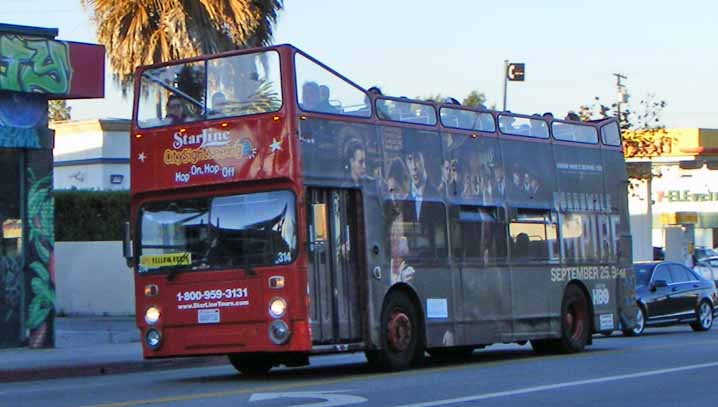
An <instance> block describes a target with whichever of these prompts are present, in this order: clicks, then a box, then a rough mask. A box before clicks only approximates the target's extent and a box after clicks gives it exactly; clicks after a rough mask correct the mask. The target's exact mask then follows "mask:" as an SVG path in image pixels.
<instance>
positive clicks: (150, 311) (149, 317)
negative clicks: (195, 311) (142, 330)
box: [145, 305, 160, 325]
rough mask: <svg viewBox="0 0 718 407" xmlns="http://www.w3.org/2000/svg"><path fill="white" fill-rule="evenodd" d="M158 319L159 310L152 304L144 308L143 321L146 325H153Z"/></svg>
mask: <svg viewBox="0 0 718 407" xmlns="http://www.w3.org/2000/svg"><path fill="white" fill-rule="evenodd" d="M159 320H160V310H159V308H157V307H155V306H154V305H153V306H151V307H149V308H147V310H145V322H147V324H148V325H154V324H156V323H157V321H159Z"/></svg>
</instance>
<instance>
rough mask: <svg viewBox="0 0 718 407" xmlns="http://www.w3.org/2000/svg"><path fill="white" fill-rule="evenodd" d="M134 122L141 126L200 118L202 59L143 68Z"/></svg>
mask: <svg viewBox="0 0 718 407" xmlns="http://www.w3.org/2000/svg"><path fill="white" fill-rule="evenodd" d="M141 78H142V79H141V82H140V92H139V94H140V100H139V108H138V113H137V124H138V126H139V127H141V128H149V127H159V126H168V125H173V124H179V123H189V122H194V121H197V120H203V119H204V117H203V115H204V97H205V65H204V62H203V61H199V62H189V63H186V64H181V65H172V66H165V67H160V68H155V69H148V70H146V71H144V72H142V75H141Z"/></svg>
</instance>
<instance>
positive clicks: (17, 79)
mask: <svg viewBox="0 0 718 407" xmlns="http://www.w3.org/2000/svg"><path fill="white" fill-rule="evenodd" d="M71 78H72V69H71V65H70V51H69V47H68V45H67V44H66V43H64V42H61V41H54V40H49V39H42V38H35V37H25V36H20V35H9V34H0V90H9V91H15V92H32V93H52V94H60V95H63V94H67V93H69V91H70V82H71Z"/></svg>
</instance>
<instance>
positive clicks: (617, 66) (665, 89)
mask: <svg viewBox="0 0 718 407" xmlns="http://www.w3.org/2000/svg"><path fill="white" fill-rule="evenodd" d="M2 4H3V7H2V8H1V9H0V22H2V23H9V24H22V25H34V26H41V27H53V28H58V29H59V35H58V39H62V40H68V41H79V42H95V37H94V30H95V28H94V23H92V22H91V21H90V18H89V15H88V13H87V12H86V11H85V10H84V8H83V7H82V5H81V0H2ZM716 15H718V2H714V1H702V0H686V1H683V2H675V1H670V2H669V1H663V0H653V1H648V0H634V1H630V2H628V1H625V0H602V1H596V0H593V1H582V0H572V1H558V0H544V1H536V0H512V1H511V2H488V1H477V0H465V1H464V0H452V1H444V2H437V1H428V0H413V1H405V0H394V1H387V0H363V1H360V2H359V1H345V0H301V1H292V0H285V8H284V10H283V11H280V14H279V19H278V22H277V25H276V27H275V36H274V42H275V43H277V44H281V43H291V44H293V45H295V46H297V47H299V48H301V49H302V50H304V51H305V52H307V53H309V54H310V55H312V56H314V57H315V58H317V59H319V60H320V61H322V62H324V63H325V64H327V65H329V66H330V67H332V68H334V69H335V70H336V71H338V72H340V73H342V74H343V75H344V76H346V77H348V78H349V79H351V80H353V81H354V82H356V83H357V84H359V85H361V86H363V87H365V88H368V87H369V86H373V85H378V86H380V87H381V88H382V89H383V90H384V93H385V94H390V95H395V96H409V97H417V96H428V95H434V94H437V93H440V94H442V95H444V96H452V97H455V98H457V99H459V100H461V99H463V98H464V97H465V96H466V95H467V94H468V93H469V92H470V91H472V90H478V91H480V92H483V93H484V94H485V95H486V97H487V99H488V105H495V106H496V107H497V108H501V106H502V94H503V66H504V60H509V61H511V62H522V63H525V64H526V81H525V82H510V83H509V85H508V94H507V109H508V110H511V111H513V112H519V113H529V114H530V113H543V112H549V111H550V112H554V114H555V115H557V116H563V115H564V114H565V113H566V112H567V111H569V110H577V109H578V107H579V106H580V105H585V104H591V103H593V101H594V98H595V97H599V98H600V99H601V100H602V101H603V102H604V103H613V102H614V101H615V99H616V78H615V76H613V74H614V73H621V74H623V75H625V76H627V77H628V79H626V80H624V83H625V84H626V85H627V87H628V91H629V94H630V102H631V105H632V106H633V107H634V108H638V107H639V102H640V101H641V100H643V99H646V98H647V97H648V95H654V97H655V99H657V100H665V101H666V102H667V107H666V108H665V110H664V112H663V115H662V117H661V119H662V121H663V123H664V124H665V125H666V126H667V127H671V128H679V127H703V128H718V103H716V102H715V101H714V95H716V94H718V77H716V75H715V73H714V71H715V70H716V68H718V45H716V44H717V43H718V42H717V41H716V39H718V24H715V18H716ZM105 86H106V98H105V99H104V100H85V101H73V102H70V105H71V106H72V109H73V110H72V118H73V119H91V118H107V117H125V118H128V117H129V116H130V114H131V110H132V107H131V105H132V103H131V100H130V99H129V98H128V99H123V98H122V97H121V94H120V92H119V90H118V87H117V86H115V84H114V82H113V80H112V77H111V72H110V67H109V64H108V65H107V79H106V85H105Z"/></svg>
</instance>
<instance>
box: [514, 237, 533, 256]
mask: <svg viewBox="0 0 718 407" xmlns="http://www.w3.org/2000/svg"><path fill="white" fill-rule="evenodd" d="M529 243H530V242H529V235H527V234H526V233H523V232H521V233H519V234H517V235H516V241H515V242H514V251H513V253H512V255H513V257H516V258H519V259H525V258H528V257H529Z"/></svg>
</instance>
